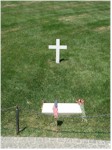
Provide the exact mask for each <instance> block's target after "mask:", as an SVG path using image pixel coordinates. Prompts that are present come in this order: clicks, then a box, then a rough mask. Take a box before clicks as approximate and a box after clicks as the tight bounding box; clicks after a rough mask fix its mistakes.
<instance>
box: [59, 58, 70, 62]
mask: <svg viewBox="0 0 112 150" xmlns="http://www.w3.org/2000/svg"><path fill="white" fill-rule="evenodd" d="M67 60H68V59H64V58H62V59H60V62H62V61H67Z"/></svg>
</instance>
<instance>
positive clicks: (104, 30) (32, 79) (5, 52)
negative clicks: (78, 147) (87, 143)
mask: <svg viewBox="0 0 112 150" xmlns="http://www.w3.org/2000/svg"><path fill="white" fill-rule="evenodd" d="M1 16H2V18H1V28H2V29H1V30H2V31H1V36H2V44H1V49H2V51H1V55H2V56H1V58H2V70H1V71H2V95H1V97H2V100H1V107H2V110H3V109H5V108H9V107H13V106H16V105H17V104H18V105H19V106H20V108H21V112H20V116H21V117H20V123H21V126H22V127H24V126H27V128H26V129H25V130H24V131H23V132H21V133H20V134H19V136H51V137H55V136H56V137H79V138H85V137H87V138H99V139H109V138H110V135H109V132H110V121H109V117H108V118H104V117H100V118H99V117H98V118H88V123H83V122H81V119H80V118H75V117H72V118H66V117H65V118H64V117H62V118H60V119H61V120H63V119H64V121H63V124H62V125H61V126H60V127H59V130H60V131H59V132H56V133H55V132H53V131H52V130H55V126H54V124H53V123H54V122H53V116H49V117H48V116H44V115H37V112H39V113H40V112H41V101H42V100H46V101H47V102H54V100H55V99H57V100H58V101H59V102H64V101H65V102H74V101H76V100H77V99H78V98H83V99H84V100H85V110H86V114H87V116H95V115H99V114H100V115H101V114H109V113H110V2H17V1H15V2H5V1H4V2H3V1H2V2H1ZM57 38H60V39H61V44H62V45H67V46H68V48H67V50H61V59H62V61H61V63H60V64H56V63H55V50H49V49H48V45H54V44H55V40H56V39H57ZM28 102H29V103H30V104H28ZM1 120H2V131H1V134H2V136H16V134H15V109H8V110H7V111H3V112H2V117H1ZM104 131H105V132H107V133H108V134H107V133H104Z"/></svg>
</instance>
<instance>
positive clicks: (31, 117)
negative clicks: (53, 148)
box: [1, 106, 110, 140]
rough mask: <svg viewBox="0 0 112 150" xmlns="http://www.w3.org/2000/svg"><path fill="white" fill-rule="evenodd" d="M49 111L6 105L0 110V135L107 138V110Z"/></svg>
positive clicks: (108, 123)
mask: <svg viewBox="0 0 112 150" xmlns="http://www.w3.org/2000/svg"><path fill="white" fill-rule="evenodd" d="M86 120H87V121H84V120H82V118H81V115H64V116H62V115H60V116H59V118H58V119H57V120H55V119H54V117H53V115H46V114H42V113H39V112H37V111H35V110H33V109H30V108H23V107H18V106H14V107H10V108H7V109H2V110H1V123H2V125H1V127H2V128H1V135H2V136H10V135H11V136H12V135H13V136H50V137H51V136H52V137H76V138H78V137H79V138H94V139H104V140H109V139H110V114H95V115H93V113H91V114H86Z"/></svg>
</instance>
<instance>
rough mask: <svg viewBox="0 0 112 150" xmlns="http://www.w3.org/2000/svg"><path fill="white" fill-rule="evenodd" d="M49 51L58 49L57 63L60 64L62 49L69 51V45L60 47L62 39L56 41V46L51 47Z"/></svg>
mask: <svg viewBox="0 0 112 150" xmlns="http://www.w3.org/2000/svg"><path fill="white" fill-rule="evenodd" d="M48 48H49V49H56V63H58V64H59V63H60V49H67V45H60V39H56V45H49V47H48Z"/></svg>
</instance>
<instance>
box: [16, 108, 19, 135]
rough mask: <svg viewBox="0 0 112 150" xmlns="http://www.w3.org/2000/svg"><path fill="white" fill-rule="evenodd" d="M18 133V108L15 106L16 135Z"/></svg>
mask: <svg viewBox="0 0 112 150" xmlns="http://www.w3.org/2000/svg"><path fill="white" fill-rule="evenodd" d="M18 133H19V108H18V106H16V134H18Z"/></svg>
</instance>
